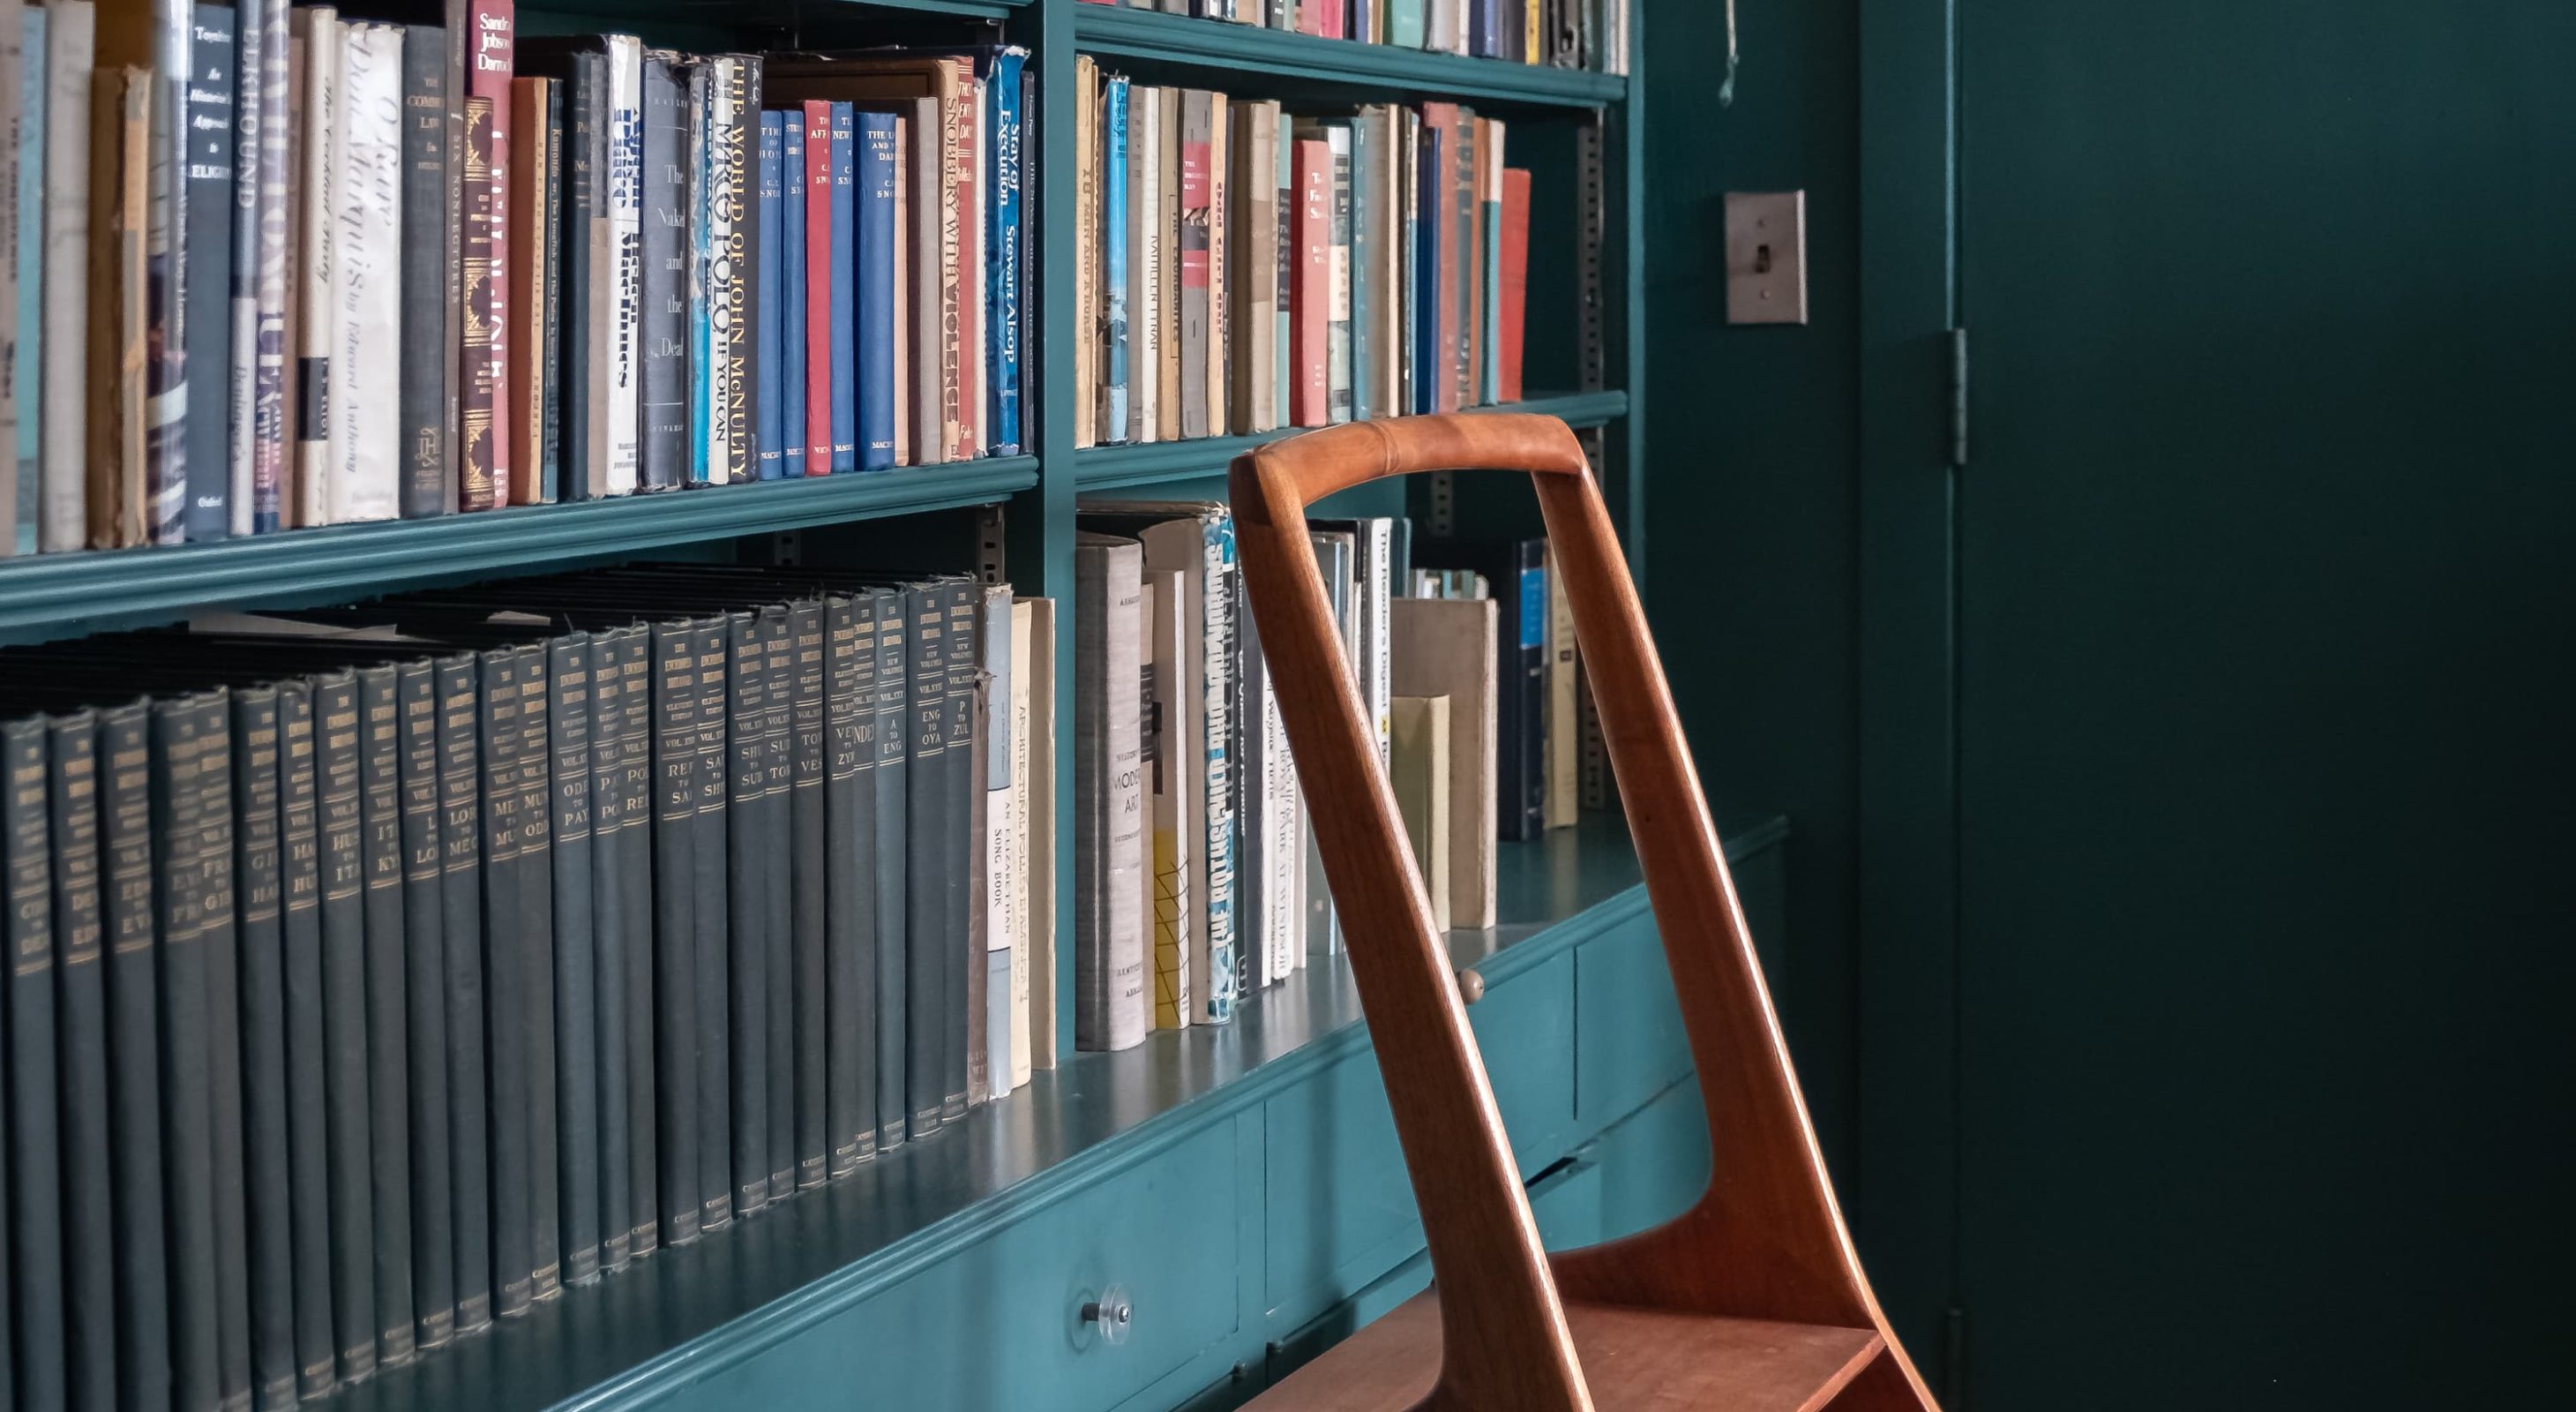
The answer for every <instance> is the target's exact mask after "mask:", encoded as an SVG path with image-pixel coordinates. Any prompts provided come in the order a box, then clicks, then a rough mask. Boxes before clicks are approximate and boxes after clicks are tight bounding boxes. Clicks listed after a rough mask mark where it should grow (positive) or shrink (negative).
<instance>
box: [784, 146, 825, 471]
mask: <svg viewBox="0 0 2576 1412" xmlns="http://www.w3.org/2000/svg"><path fill="white" fill-rule="evenodd" d="M788 116H790V117H801V118H802V119H803V121H804V123H805V252H804V253H805V350H804V351H805V474H807V475H809V476H828V475H830V474H831V473H832V105H831V104H829V103H825V102H820V101H816V100H813V99H808V100H806V102H805V103H804V104H803V107H802V111H801V112H794V111H791V112H790V113H789V115H788ZM791 430H792V429H791Z"/></svg>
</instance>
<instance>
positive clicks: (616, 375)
mask: <svg viewBox="0 0 2576 1412" xmlns="http://www.w3.org/2000/svg"><path fill="white" fill-rule="evenodd" d="M608 236H609V244H610V246H611V247H612V248H613V249H614V250H615V251H616V252H617V257H616V258H615V259H614V260H611V261H610V262H609V268H610V269H611V270H612V271H613V272H614V273H613V275H612V278H613V279H614V281H615V284H614V287H613V296H614V297H613V298H612V299H611V301H610V302H611V304H612V305H613V306H614V309H615V313H614V316H613V319H612V323H611V327H610V329H609V339H608V368H609V377H608V435H607V436H606V437H605V438H603V443H602V444H604V445H605V446H607V448H608V493H609V494H611V495H631V494H633V493H634V491H635V472H636V468H637V466H638V465H639V464H641V455H642V436H643V423H642V420H641V418H642V416H643V387H642V383H641V381H640V379H641V376H642V366H643V365H642V354H643V343H642V339H643V331H644V41H642V40H640V39H637V38H636V37H635V36H633V35H630V34H612V35H610V36H609V37H608Z"/></svg>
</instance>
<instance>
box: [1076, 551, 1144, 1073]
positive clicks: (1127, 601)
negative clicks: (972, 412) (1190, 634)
mask: <svg viewBox="0 0 2576 1412" xmlns="http://www.w3.org/2000/svg"><path fill="white" fill-rule="evenodd" d="M1143 560H1144V549H1143V546H1141V545H1139V544H1138V543H1137V542H1136V541H1134V540H1132V539H1124V538H1120V537H1118V536H1115V535H1105V534H1097V533H1092V532H1089V531H1085V532H1083V533H1082V534H1081V535H1079V536H1078V537H1077V539H1076V541H1075V545H1074V564H1075V594H1076V599H1075V614H1074V617H1075V624H1076V629H1075V637H1074V659H1075V670H1076V674H1077V677H1078V679H1079V680H1080V682H1081V683H1082V685H1081V688H1080V689H1079V690H1078V691H1077V693H1076V695H1075V698H1074V730H1073V750H1074V848H1073V867H1074V987H1075V991H1074V1044H1075V1047H1077V1048H1080V1049H1086V1050H1117V1049H1130V1048H1133V1047H1135V1046H1136V1045H1138V1044H1140V1043H1142V1042H1144V1038H1145V1030H1146V1025H1147V1019H1148V1013H1149V1012H1148V1006H1147V1001H1146V984H1145V972H1146V960H1147V958H1146V945H1145V935H1144V927H1143V921H1144V915H1145V914H1144V857H1143V843H1144V838H1143V814H1144V810H1143V807H1142V802H1141V797H1140V795H1139V779H1138V774H1137V768H1138V736H1137V707H1138V670H1139V653H1138V641H1137V639H1138V634H1139V631H1140V623H1139V609H1140V608H1141V606H1142V599H1143V582H1142V574H1143Z"/></svg>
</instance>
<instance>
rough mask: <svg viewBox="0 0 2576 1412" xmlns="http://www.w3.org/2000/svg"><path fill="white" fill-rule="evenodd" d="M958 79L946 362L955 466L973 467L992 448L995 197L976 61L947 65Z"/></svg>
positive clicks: (951, 146) (951, 109)
mask: <svg viewBox="0 0 2576 1412" xmlns="http://www.w3.org/2000/svg"><path fill="white" fill-rule="evenodd" d="M950 62H951V64H952V66H953V67H954V68H955V70H956V73H957V97H956V101H954V102H952V103H950V104H949V105H948V150H947V153H946V156H945V170H946V172H947V174H948V183H949V187H950V189H951V190H952V191H953V192H954V193H955V195H956V201H957V323H956V325H955V329H956V337H955V338H954V339H953V340H951V343H950V352H949V357H950V358H951V359H952V360H953V361H954V362H955V364H956V367H957V376H956V379H955V385H956V396H957V455H956V458H955V459H957V460H961V461H971V460H974V459H975V458H976V457H979V456H982V455H984V454H985V453H986V452H987V451H989V450H990V449H991V447H992V437H991V435H990V432H991V428H990V427H989V426H988V425H987V424H986V423H987V422H988V420H989V418H988V417H987V416H986V408H985V405H984V395H985V391H984V383H985V381H986V378H985V367H984V357H985V352H986V350H985V345H984V325H985V323H986V319H985V310H984V280H985V273H986V267H985V257H984V247H985V245H986V244H987V237H988V236H989V234H990V231H991V227H990V226H989V224H988V221H989V219H990V217H989V215H988V212H987V210H986V208H987V207H989V206H990V205H991V204H992V196H993V193H992V192H991V190H990V189H989V188H988V186H987V184H986V179H985V175H984V149H985V144H986V141H987V134H986V132H985V128H986V125H987V114H986V113H985V110H984V88H985V85H984V82H983V79H982V78H981V77H980V76H979V75H977V74H976V72H975V64H974V61H972V60H970V59H963V58H960V59H955V60H952V61H950Z"/></svg>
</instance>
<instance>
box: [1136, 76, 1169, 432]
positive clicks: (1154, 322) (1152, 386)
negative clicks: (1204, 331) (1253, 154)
mask: <svg viewBox="0 0 2576 1412" xmlns="http://www.w3.org/2000/svg"><path fill="white" fill-rule="evenodd" d="M1127 92H1128V105H1129V106H1128V118H1127V408H1128V424H1127V439H1128V440H1130V441H1135V442H1148V441H1156V440H1159V439H1160V432H1159V430H1158V428H1159V427H1160V426H1161V424H1162V417H1163V400H1162V378H1161V376H1160V373H1161V369H1162V366H1163V221H1162V215H1161V212H1162V209H1163V124H1162V122H1161V120H1160V118H1159V117H1158V116H1157V115H1158V114H1159V113H1160V112H1161V101H1160V95H1161V92H1162V90H1160V89H1154V88H1147V87H1145V86H1144V85H1142V84H1136V85H1133V86H1131V87H1130V88H1129V89H1128V90H1127Z"/></svg>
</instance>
